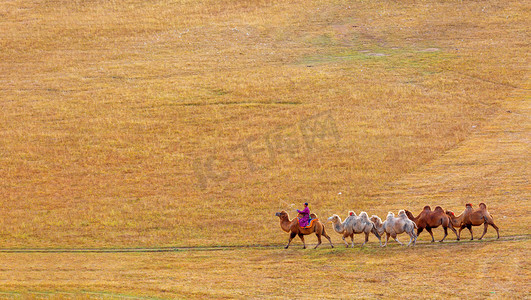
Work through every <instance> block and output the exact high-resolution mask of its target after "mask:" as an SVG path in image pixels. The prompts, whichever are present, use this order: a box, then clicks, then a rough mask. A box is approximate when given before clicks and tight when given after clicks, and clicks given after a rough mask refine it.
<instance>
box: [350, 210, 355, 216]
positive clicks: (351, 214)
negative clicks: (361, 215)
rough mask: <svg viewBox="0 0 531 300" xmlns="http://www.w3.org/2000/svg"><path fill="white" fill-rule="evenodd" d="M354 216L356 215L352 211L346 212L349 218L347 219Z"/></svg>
mask: <svg viewBox="0 0 531 300" xmlns="http://www.w3.org/2000/svg"><path fill="white" fill-rule="evenodd" d="M355 215H356V213H355V212H354V211H352V210H349V211H348V216H349V217H350V216H355Z"/></svg>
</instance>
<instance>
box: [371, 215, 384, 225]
mask: <svg viewBox="0 0 531 300" xmlns="http://www.w3.org/2000/svg"><path fill="white" fill-rule="evenodd" d="M371 221H372V222H373V223H374V224H375V225H376V227H379V226H380V225H382V219H380V217H378V216H377V215H372V216H371Z"/></svg>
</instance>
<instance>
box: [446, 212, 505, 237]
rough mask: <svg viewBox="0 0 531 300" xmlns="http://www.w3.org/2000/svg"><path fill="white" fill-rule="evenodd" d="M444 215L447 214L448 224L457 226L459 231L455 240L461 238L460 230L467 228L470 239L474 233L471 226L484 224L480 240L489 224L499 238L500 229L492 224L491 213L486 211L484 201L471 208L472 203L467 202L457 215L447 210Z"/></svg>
mask: <svg viewBox="0 0 531 300" xmlns="http://www.w3.org/2000/svg"><path fill="white" fill-rule="evenodd" d="M446 215H448V217H449V220H450V224H451V225H452V226H453V227H456V228H457V227H459V233H458V235H457V240H458V241H459V240H460V238H461V230H463V229H465V228H468V230H469V231H470V236H471V240H473V239H474V234H473V233H472V226H480V225H484V226H485V227H484V229H483V234H482V235H481V237H480V238H479V239H480V240H481V239H482V238H483V236H485V233H487V227H488V226H489V225H490V226H492V227H494V229H496V233H497V235H498V239H499V238H500V231H499V229H498V226H496V224H494V220H493V218H492V215H491V214H490V213H489V212H488V211H487V205H485V203H480V204H479V208H478V209H473V208H472V204H470V203H468V204H467V205H466V206H465V210H464V211H463V212H462V213H461V214H460V215H459V216H457V217H456V216H455V214H454V212H452V211H449V210H447V211H446Z"/></svg>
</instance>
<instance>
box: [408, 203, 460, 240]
mask: <svg viewBox="0 0 531 300" xmlns="http://www.w3.org/2000/svg"><path fill="white" fill-rule="evenodd" d="M405 211H406V215H407V217H408V218H409V219H410V220H411V221H413V222H415V224H417V227H418V229H417V236H418V235H419V234H420V233H421V232H422V230H423V229H426V231H427V232H429V233H430V235H431V242H432V243H433V242H435V238H434V237H433V232H431V229H432V228H437V227H439V226H440V225H442V227H443V229H444V237H443V238H442V240H440V241H439V242H442V241H444V239H445V238H446V236H447V235H448V227H450V229H451V230H452V231H453V232H454V233H455V236H456V237H457V231H456V230H455V229H454V227H453V226H452V224H450V220H449V218H448V216H447V215H446V214H445V213H444V210H443V209H442V207H440V206H437V207H435V210H433V211H432V210H431V207H429V206H428V205H426V206H424V209H423V210H422V211H421V212H420V214H419V215H418V216H417V217H414V216H413V214H412V213H411V212H410V211H409V210H407V209H406V210H405Z"/></svg>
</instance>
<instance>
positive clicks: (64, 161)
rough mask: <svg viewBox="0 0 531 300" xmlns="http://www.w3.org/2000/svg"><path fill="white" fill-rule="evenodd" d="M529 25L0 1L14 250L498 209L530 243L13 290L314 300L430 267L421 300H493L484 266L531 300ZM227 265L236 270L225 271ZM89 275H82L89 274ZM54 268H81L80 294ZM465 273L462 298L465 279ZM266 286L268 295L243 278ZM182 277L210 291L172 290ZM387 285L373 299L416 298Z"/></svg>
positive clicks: (183, 260)
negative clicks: (303, 219)
mask: <svg viewBox="0 0 531 300" xmlns="http://www.w3.org/2000/svg"><path fill="white" fill-rule="evenodd" d="M529 10H530V9H529V5H526V3H521V2H518V1H483V2H468V1H467V2H459V1H458V2H437V1H425V2H422V3H416V2H409V1H406V2H404V1H400V2H394V1H359V2H353V1H342V0H341V1H332V2H330V1H250V0H249V1H229V0H224V1H214V0H209V1H187V0H183V1H169V0H161V1H149V2H143V1H45V0H41V1H5V2H2V3H0V25H1V26H0V99H1V100H0V104H1V107H0V108H1V111H2V112H1V115H2V117H1V118H0V178H1V179H2V180H1V181H0V216H1V218H0V248H13V247H21V248H28V247H71V248H80V247H141V246H149V247H157V246H209V245H250V244H260V245H281V244H284V243H285V242H286V240H287V236H286V235H285V234H283V233H282V232H281V231H280V229H279V228H278V224H277V222H278V221H277V220H276V219H275V218H274V216H273V214H274V212H275V211H277V210H280V209H290V208H291V207H290V204H295V206H297V207H298V206H300V204H301V203H302V202H305V201H308V202H310V203H311V205H310V206H311V209H312V210H313V211H314V212H316V213H317V214H318V215H320V216H322V217H327V216H329V215H331V214H333V213H338V214H342V215H344V214H346V212H347V210H351V209H353V210H355V211H356V212H359V211H360V210H366V211H367V212H368V213H369V214H378V215H380V216H381V217H384V216H385V214H386V213H387V211H389V210H393V211H396V210H398V209H401V208H407V209H410V210H412V211H413V212H414V213H416V212H418V211H419V210H420V209H421V208H422V207H423V206H424V205H425V204H429V205H432V206H435V205H442V206H443V207H445V208H447V209H451V210H454V211H456V212H460V211H461V210H462V209H463V207H464V204H465V203H468V202H471V203H474V204H475V205H477V204H478V203H479V202H485V203H487V206H488V207H489V211H490V212H491V213H492V214H493V215H494V217H495V221H496V222H497V224H498V225H499V226H500V228H501V234H502V236H508V235H510V236H520V237H522V240H520V241H516V242H507V241H504V242H499V243H493V244H489V243H480V244H475V243H472V244H465V245H462V246H461V245H459V246H457V245H455V246H454V245H449V246H446V245H433V246H426V247H425V248H421V249H419V250H417V249H415V250H409V249H408V250H404V251H402V250H403V249H401V250H398V249H393V250H382V252H379V249H376V248H372V247H373V246H374V245H372V246H371V248H369V250H367V251H364V250H352V251H353V253H351V252H348V251H345V250H334V251H328V250H320V251H316V252H310V251H307V252H300V251H299V250H298V249H297V250H296V251H293V252H291V251H290V252H281V251H277V250H263V249H262V250H234V251H223V252H219V253H218V252H205V253H202V252H197V253H196V252H193V253H176V254H174V255H172V254H168V255H162V256H164V257H165V259H169V260H170V263H169V266H168V269H167V270H166V271H165V272H162V273H161V274H165V275H160V276H161V277H157V278H158V279H153V278H152V277H149V276H143V275H142V274H152V275H153V276H159V275H157V273H158V270H157V268H156V267H153V268H151V267H150V265H151V264H152V263H154V262H156V265H158V266H160V265H159V264H158V262H157V261H158V259H160V258H161V256H159V255H158V254H138V255H137V256H139V257H140V258H141V259H142V262H138V261H137V260H136V258H138V257H137V256H135V255H124V254H115V255H98V254H94V255H82V256H76V254H68V255H63V256H61V255H59V254H43V255H38V254H16V255H15V254H3V255H2V262H3V261H4V260H6V261H9V264H8V265H6V267H5V268H3V269H2V271H1V272H0V290H5V291H10V292H11V291H13V292H19V291H21V292H24V291H28V290H42V291H56V290H59V291H73V292H79V291H81V290H89V291H91V292H100V291H110V292H112V293H118V294H120V293H122V294H135V295H137V294H138V295H145V296H161V297H185V298H188V297H215V298H220V297H229V298H230V297H262V296H263V297H273V298H274V297H282V296H286V297H297V295H295V294H293V295H292V294H289V292H293V289H290V286H292V285H296V286H302V287H304V288H305V289H312V291H313V293H314V295H316V297H318V298H328V297H330V298H335V297H338V298H344V297H352V296H355V295H351V294H349V293H350V292H351V291H353V289H352V288H351V287H352V286H356V285H355V283H356V282H357V281H356V278H357V277H356V276H358V275H356V276H354V275H352V274H350V275H349V276H347V277H345V278H344V279H338V278H337V276H341V275H334V276H336V277H334V276H332V273H334V274H335V272H333V271H334V270H339V271H343V272H345V270H346V271H347V273H348V272H350V271H352V270H353V269H355V268H356V266H357V265H358V264H360V263H361V262H366V263H367V264H378V263H379V261H380V259H383V261H387V262H388V263H389V264H390V262H391V261H393V262H396V261H400V265H398V266H395V268H394V269H393V268H391V269H390V270H395V271H406V272H405V273H404V274H405V275H404V276H398V277H396V278H393V279H392V281H391V283H393V285H396V284H397V283H398V282H401V281H402V280H410V279H412V277H413V275H415V274H416V273H411V272H410V271H407V270H409V269H408V267H409V265H410V264H411V263H413V262H415V263H418V261H417V259H416V258H415V255H416V254H418V252H420V255H421V256H423V257H425V258H432V257H433V258H434V261H432V262H430V263H429V264H428V265H427V267H426V268H427V269H428V270H429V272H431V273H430V274H431V275H430V278H431V279H432V280H435V282H437V283H438V284H439V286H437V285H435V284H434V285H428V283H420V282H419V281H415V282H414V284H413V289H414V290H415V291H414V292H412V293H413V294H411V295H412V296H413V295H420V296H422V295H424V294H423V292H425V291H426V290H427V289H428V288H432V289H435V292H434V294H433V295H434V297H439V296H442V295H444V294H445V293H450V295H453V296H455V297H458V296H459V295H461V294H460V293H464V296H465V297H479V298H482V297H487V296H492V295H490V294H488V292H486V290H485V291H484V290H482V291H481V293H479V294H473V293H474V291H472V290H468V287H469V286H470V284H472V283H473V282H475V283H478V284H487V283H486V282H485V281H481V280H480V279H481V278H483V277H482V276H484V277H485V278H487V277H488V276H487V275H485V272H484V271H478V270H479V269H478V268H479V267H477V266H476V265H475V264H474V262H473V261H474V260H479V261H480V262H481V263H483V265H482V266H485V264H487V265H488V262H490V261H493V260H494V261H495V265H496V267H494V270H496V272H499V273H500V274H509V273H510V272H511V271H513V270H515V268H516V269H517V270H519V271H518V272H519V273H518V272H517V273H515V274H513V275H506V277H502V278H497V277H494V278H490V279H491V280H493V281H494V283H489V286H498V287H500V289H497V290H496V292H497V293H498V294H497V295H494V296H499V297H511V296H512V295H515V296H516V297H518V296H524V297H525V296H528V291H529V286H527V285H523V286H519V287H513V284H511V283H510V282H512V281H515V282H521V281H525V280H524V279H526V278H527V277H529V265H528V263H529V261H528V260H525V259H523V257H524V254H525V253H527V252H528V250H527V248H528V243H529V242H528V238H527V237H528V234H529V230H528V228H529V226H528V225H527V224H529V221H531V218H530V217H529V215H530V212H531V211H530V210H531V208H530V205H529V194H530V193H529V190H530V189H529V177H530V174H529V170H530V169H531V166H530V161H531V160H530V159H529V154H528V153H529V152H530V151H529V150H530V149H529V148H530V147H529V132H530V124H529V113H530V112H529V92H528V91H529V88H530V82H529V54H528V53H529V42H528V41H529V35H528V28H529V21H528V20H529V19H530V13H529ZM327 228H328V230H329V231H330V234H331V235H332V237H333V240H334V241H335V242H336V244H337V243H338V242H339V236H338V235H337V234H335V233H334V232H331V231H332V229H331V228H330V227H327ZM440 231H441V230H440V229H438V230H435V235H436V237H438V236H439V235H440V234H441V232H440ZM475 232H476V234H478V233H479V229H478V228H476V229H475ZM467 234H468V233H466V232H465V233H463V237H464V238H467V236H468V235H467ZM492 236H493V230H492V229H489V233H488V234H487V237H488V238H489V239H492ZM359 239H361V238H358V241H359ZM449 239H450V240H453V239H454V237H453V236H452V234H450V235H449ZM307 240H308V241H309V242H310V243H311V242H314V238H313V237H310V238H308V239H307ZM420 240H421V241H427V240H428V235H427V234H426V233H422V234H421V236H420ZM371 241H372V239H371ZM293 246H294V247H299V246H300V245H299V244H298V242H296V243H295V244H294V245H293ZM439 246H440V248H438V247H439ZM323 248H325V247H323ZM505 248H507V249H509V250H507V251H508V253H509V254H507V256H506V257H504V259H503V260H497V259H496V257H497V255H498V254H499V252H502V251H505V250H504V249H505ZM356 251H358V252H356ZM417 251H418V252H417ZM433 251H435V252H433ZM461 251H467V259H468V258H470V259H469V260H467V261H464V260H462V259H459V258H463V254H462V253H461ZM526 251H527V252H526ZM412 253H415V255H412ZM245 256H249V257H250V261H249V262H248V263H246V264H244V267H243V268H240V267H238V266H236V262H238V261H240V260H241V258H242V257H245ZM263 256H270V258H269V259H261V257H263ZM352 256H354V257H358V258H356V260H355V261H352V260H351V258H352ZM228 257H230V260H231V261H232V262H234V264H232V265H229V266H227V264H228V263H227V264H224V263H222V262H223V261H224V260H226V259H228ZM233 257H234V258H233ZM70 259H72V260H73V261H72V262H69V260H70ZM84 259H88V262H87V264H91V265H92V270H94V272H88V275H87V277H83V276H85V275H83V274H78V273H76V272H78V271H79V272H82V270H83V268H87V265H85V264H84V263H83V261H84ZM298 259H302V260H303V261H305V262H309V263H310V264H311V265H312V266H314V267H315V270H314V272H316V274H318V275H319V277H321V278H323V276H325V278H328V279H327V280H326V281H325V282H326V284H328V285H329V286H327V287H326V288H324V289H323V290H321V289H318V288H317V287H314V286H311V287H310V286H308V284H306V283H305V281H304V278H303V277H300V276H302V275H301V274H300V272H302V270H305V269H304V268H303V267H300V266H297V268H293V269H292V268H290V266H291V265H290V261H291V262H295V261H297V260H298ZM58 260H59V261H62V263H63V265H64V266H65V268H67V269H69V270H70V272H66V273H64V274H62V275H60V276H65V277H64V278H66V279H64V280H63V281H61V278H59V277H56V275H57V273H56V271H57V270H55V271H54V267H52V266H53V265H54V262H56V261H58ZM198 260H204V261H205V262H204V264H205V265H204V266H203V267H200V266H198V267H197V268H196V267H195V264H194V262H197V261H198ZM273 260H274V261H275V263H272V261H273ZM505 260H508V261H509V262H508V265H507V264H505V263H504V262H505ZM28 261H29V262H30V263H28V264H26V262H28ZM113 261H116V262H115V263H116V264H113ZM315 261H319V262H320V263H322V264H323V265H331V266H332V268H331V269H330V270H326V268H325V270H323V269H320V268H317V267H316V266H317V265H319V263H316V262H315ZM355 262H358V263H355ZM406 262H408V263H406ZM161 263H162V262H161ZM271 265H275V266H276V267H277V268H278V269H282V270H283V271H286V270H290V271H294V273H291V272H290V274H291V275H275V272H274V271H276V270H274V269H276V268H271ZM438 265H443V266H444V270H443V272H442V274H443V275H442V276H443V277H444V279H442V278H440V279H439V278H437V279H435V276H436V275H438V274H439V273H438V272H437V271H436V268H435V266H438ZM454 265H457V266H456V267H458V268H459V270H460V271H459V272H462V273H460V274H462V275H460V276H461V277H459V276H458V278H461V279H464V281H465V282H462V281H463V280H462V281H461V282H459V280H457V279H454V280H452V279H448V278H452V275H453V273H452V270H451V267H452V266H454ZM33 266H35V268H39V266H40V268H41V269H42V273H35V274H33V273H32V272H33V271H32V268H34V267H33ZM105 266H109V267H108V268H107V269H105ZM216 266H219V267H216ZM349 266H350V267H349ZM387 266H388V264H384V265H378V268H377V270H378V271H375V273H374V274H372V275H371V276H373V277H371V278H373V279H374V278H381V277H382V276H381V275H382V274H383V273H385V272H387V271H386V268H385V267H387ZM504 266H506V267H504ZM515 266H516V267H515ZM100 268H101V269H100ZM172 268H173V269H172ZM174 268H178V269H179V271H176V272H174V271H175V269H174ZM260 268H263V269H264V271H263V273H262V275H263V276H265V278H269V277H271V278H272V279H271V280H269V279H267V280H265V281H264V282H260V283H258V284H257V283H256V280H253V281H250V282H246V281H245V280H246V279H248V277H252V276H254V275H253V274H255V273H256V269H260ZM349 268H352V269H349ZM361 268H362V269H360V270H362V271H364V272H363V273H365V271H367V270H369V269H370V268H369V266H365V267H361ZM470 268H471V269H472V270H473V272H472V273H471V274H468V273H466V272H465V271H466V270H467V269H470ZM76 270H77V271H76ZM127 270H132V271H131V272H132V273H134V274H132V275H131V276H132V277H131V278H128V277H127V276H125V275H121V274H120V273H124V274H128V272H125V271H127ZM205 270H207V271H208V272H206V275H204V274H205ZM349 270H350V271H349ZM489 270H490V269H489ZM225 271H227V272H229V274H230V275H234V276H235V278H234V279H233V281H230V282H229V283H230V284H228V285H227V286H228V287H227V288H222V287H221V285H220V282H221V281H222V280H223V279H224V278H227V277H233V276H225V275H224V274H225V273H224V272H225ZM101 272H106V273H105V275H104V276H103V275H102V273H101ZM216 272H217V273H216ZM238 272H241V274H239V273H238ZM478 272H479V273H478ZM482 272H483V273H482ZM167 273H168V274H169V273H172V274H174V273H178V274H177V275H175V274H174V275H171V276H174V277H173V278H174V279H175V280H174V281H172V282H177V281H179V280H181V279H183V280H184V279H185V278H190V280H191V279H193V278H196V277H197V278H200V277H201V276H203V275H204V276H205V280H206V283H204V284H203V283H201V282H197V281H194V280H192V281H188V283H187V284H184V283H183V284H181V283H179V284H176V283H168V282H166V283H164V281H165V279H164V278H166V277H164V276H166V275H167V276H170V275H168V274H167ZM32 274H33V275H32ZM76 274H77V275H76ZM356 274H357V273H356ZM19 275H20V276H24V278H26V279H19V278H22V277H19ZM78 275H79V277H78V278H79V280H70V281H69V279H68V278H76V276H78ZM81 275H83V276H81ZM236 275H237V276H236ZM359 275H360V276H361V274H359ZM32 276H33V277H32ZM35 276H37V277H35ZM150 276H151V275H150ZM171 276H170V277H171ZM180 276H182V278H181V277H180ZM268 276H269V277H268ZM478 276H479V277H481V278H478ZM489 276H490V275H489ZM504 276H505V275H504ZM38 277H40V278H48V279H47V281H46V282H39V281H38V280H37V278H38ZM329 277H330V278H329ZM91 278H96V279H97V280H99V282H96V283H94V282H93V281H91V280H92V279H91ZM102 278H105V279H102ZM201 278H202V277H201ZM334 278H335V279H336V280H333V279H334ZM347 278H348V279H349V280H347ZM504 278H505V279H504ZM350 279H354V280H350ZM447 279H448V280H449V281H450V282H452V284H451V285H450V284H449V283H447V282H444V280H447ZM153 280H154V281H155V282H159V283H157V284H155V285H154V287H153V288H150V286H151V285H150V283H151V282H153ZM157 280H158V281H157ZM231 280H232V279H231ZM371 280H372V279H371ZM374 280H376V281H374V282H372V281H370V280H369V282H368V283H367V282H366V284H363V283H359V284H361V285H360V286H362V287H366V288H367V289H368V290H367V294H360V295H358V294H357V295H358V296H361V297H369V296H370V294H375V295H377V296H378V293H377V292H376V291H381V293H383V295H384V296H393V295H392V294H391V293H392V291H395V292H396V293H406V292H409V291H410V289H409V288H408V287H407V286H403V287H400V288H398V289H396V290H392V289H390V288H386V287H385V285H384V284H382V283H380V282H379V281H377V279H374ZM378 280H380V279H378ZM381 280H383V279H381ZM474 280H477V281H474ZM109 281H110V282H112V283H108V282H109ZM487 281H488V280H487ZM92 283H94V284H92ZM345 285H346V286H347V287H349V289H348V291H347V290H346V289H344V287H345ZM275 287H276V288H277V289H279V290H280V291H281V292H277V290H274V289H275ZM442 287H444V288H442ZM448 290H450V291H448ZM165 291H167V292H165ZM295 291H298V289H295ZM299 291H300V290H299ZM475 291H476V290H475ZM498 291H500V292H498ZM285 293H287V294H285ZM482 293H484V294H482ZM0 296H1V295H0ZM55 296H57V297H63V296H61V295H55ZM55 296H54V297H55ZM70 296H73V295H70ZM70 296H68V295H66V296H64V297H66V298H68V297H70ZM75 297H98V296H97V295H92V296H91V295H86V294H78V295H77V296H75Z"/></svg>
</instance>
